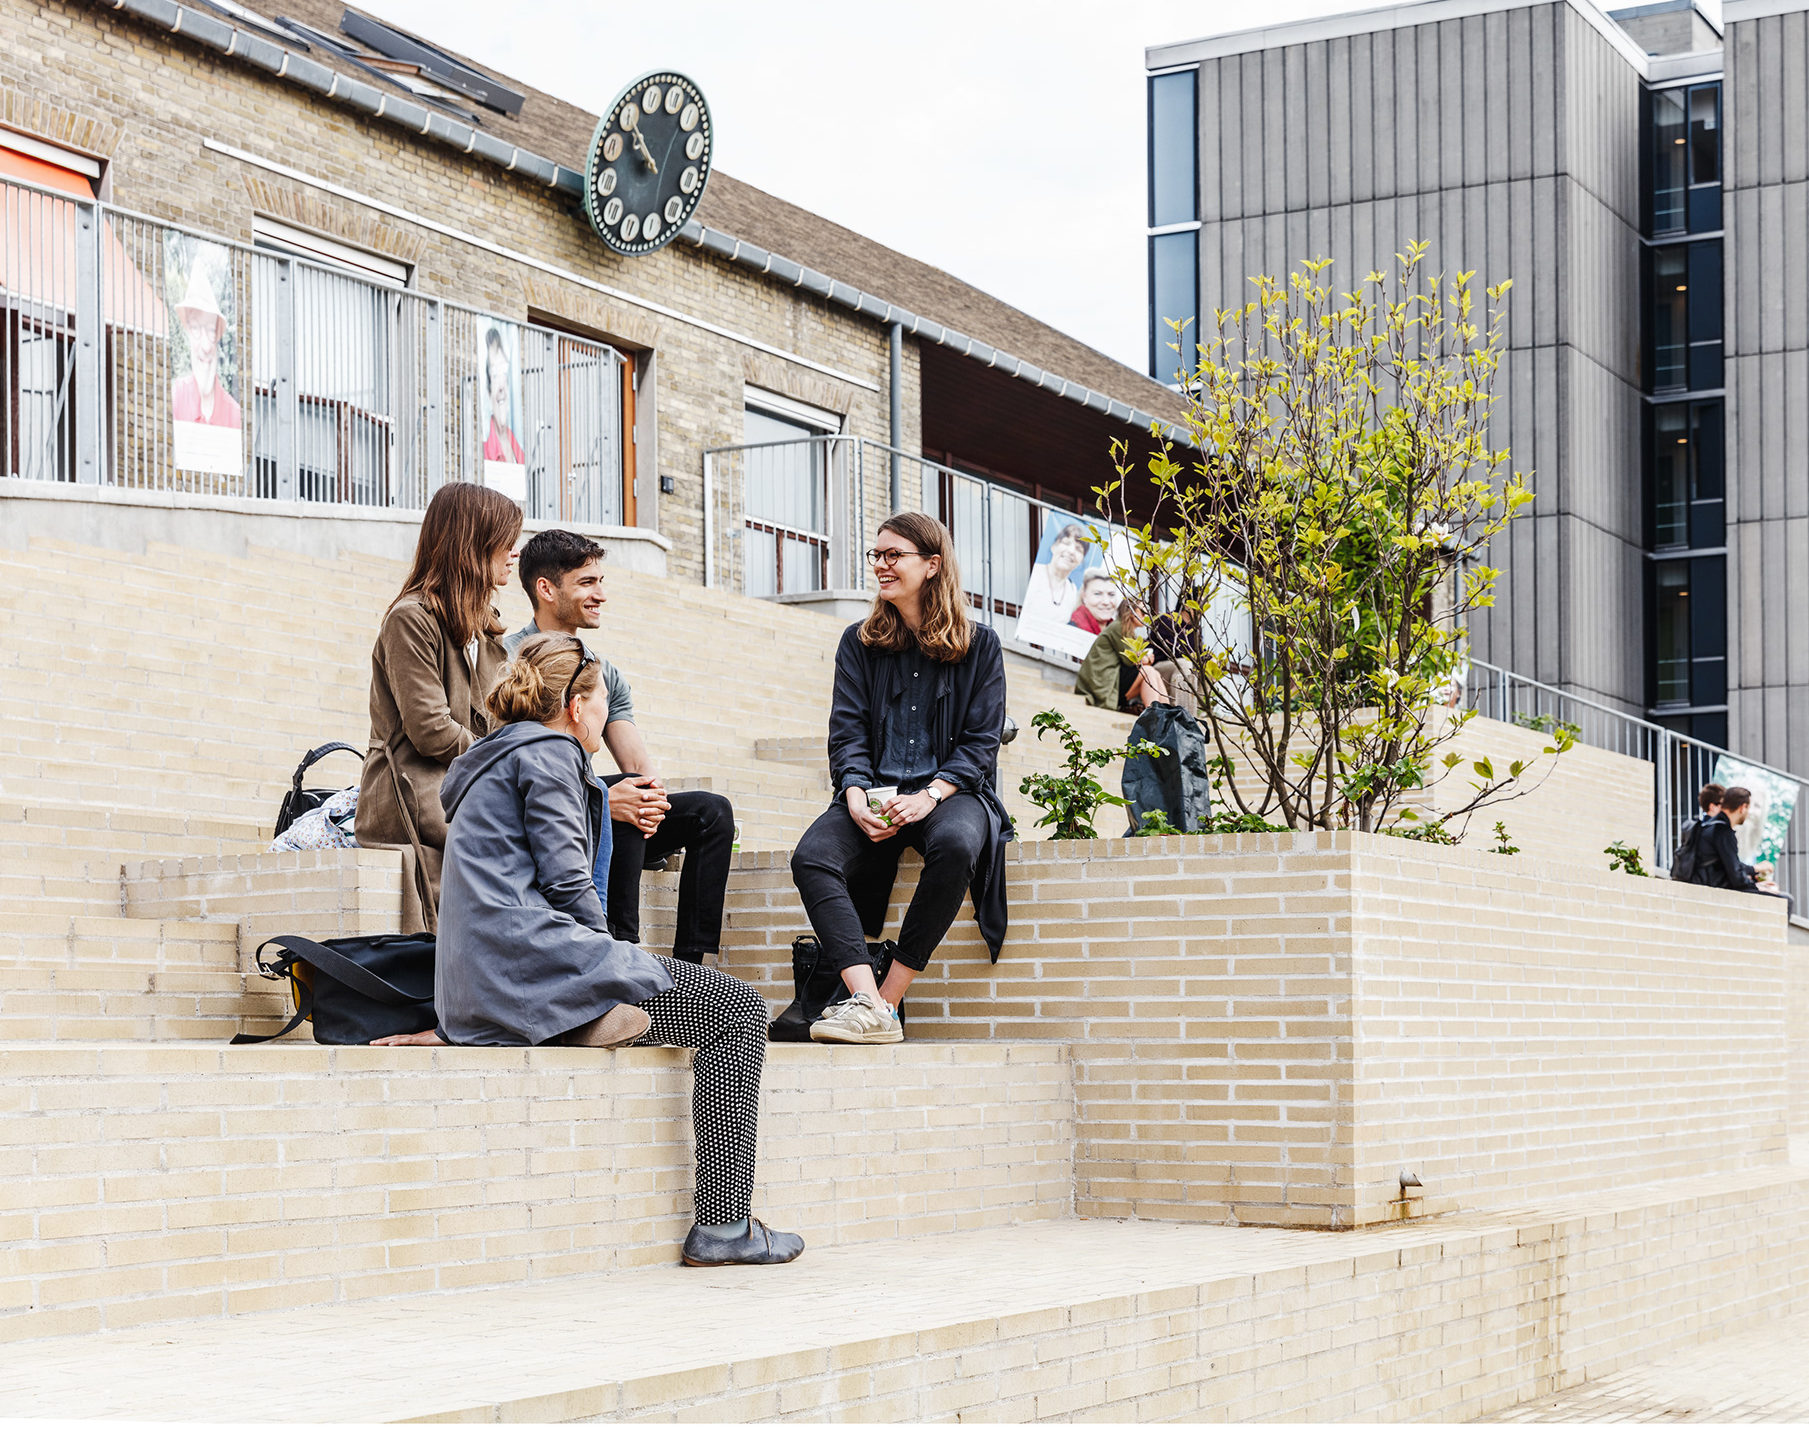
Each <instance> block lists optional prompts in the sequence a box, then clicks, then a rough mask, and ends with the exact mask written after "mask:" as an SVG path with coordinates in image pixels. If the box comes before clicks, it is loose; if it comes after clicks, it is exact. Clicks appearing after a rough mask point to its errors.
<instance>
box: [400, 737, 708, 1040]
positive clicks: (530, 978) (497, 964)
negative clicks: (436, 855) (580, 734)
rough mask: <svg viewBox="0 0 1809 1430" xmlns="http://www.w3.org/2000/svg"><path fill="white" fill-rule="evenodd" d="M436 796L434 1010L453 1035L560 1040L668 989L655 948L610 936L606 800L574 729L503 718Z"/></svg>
mask: <svg viewBox="0 0 1809 1430" xmlns="http://www.w3.org/2000/svg"><path fill="white" fill-rule="evenodd" d="M440 802H441V804H443V805H444V806H445V810H446V823H447V826H448V830H449V832H448V835H447V839H446V858H445V862H444V865H443V866H442V870H441V875H440V927H439V933H438V940H437V948H436V955H435V963H436V966H435V972H434V1007H435V1008H436V1009H437V1010H438V1012H439V1015H440V1035H441V1036H442V1037H444V1038H445V1039H446V1040H447V1041H448V1042H452V1043H463V1044H478V1045H484V1046H494V1045H497V1044H504V1045H508V1046H520V1045H522V1044H524V1043H525V1044H538V1043H546V1042H551V1041H552V1040H553V1039H555V1038H557V1037H558V1036H559V1035H560V1034H561V1033H568V1032H570V1031H571V1030H572V1029H574V1028H578V1027H581V1026H583V1025H584V1024H585V1023H588V1022H590V1021H591V1020H592V1019H594V1018H600V1017H602V1016H603V1014H605V1013H607V1012H608V1011H609V1010H610V1008H612V1007H613V1006H614V1005H615V1004H617V1003H644V1002H646V1001H647V999H649V998H651V997H653V996H654V994H656V993H663V992H665V991H666V990H667V989H668V988H670V987H671V986H672V975H671V974H670V973H669V972H667V971H666V968H665V966H664V965H663V964H661V963H660V961H659V960H658V959H656V958H654V957H653V955H652V954H649V953H646V952H644V951H643V950H642V949H640V948H638V947H636V946H635V945H634V944H631V943H618V942H617V941H616V940H615V939H613V938H611V937H610V936H609V933H608V926H607V925H606V924H605V923H604V921H603V905H602V903H601V901H600V900H599V899H598V898H597V890H596V885H595V884H594V883H593V876H594V870H595V867H596V858H597V843H598V840H599V839H600V838H601V837H602V832H603V821H604V820H605V819H607V818H608V817H609V811H608V804H607V800H606V798H605V796H604V793H603V787H602V786H601V785H599V784H598V783H597V781H596V778H595V777H594V776H593V775H592V774H591V772H590V758H589V756H587V755H586V754H585V753H584V748H583V746H581V745H580V744H579V743H578V742H577V741H576V740H574V739H573V738H572V737H571V736H570V735H562V734H560V733H559V732H558V731H555V730H549V729H547V727H546V726H544V725H539V724H535V723H533V722H531V721H523V722H519V723H516V724H513V725H505V726H503V727H502V728H501V729H500V730H497V731H496V732H495V733H494V734H491V735H486V736H485V737H484V738H483V739H481V740H479V741H478V742H477V743H476V744H475V745H473V746H472V747H471V748H470V749H468V750H466V751H465V753H464V754H462V755H460V756H459V757H458V758H457V759H455V760H454V761H453V762H452V765H451V767H450V768H449V769H448V770H447V771H446V778H445V781H444V782H443V783H442V784H441V786H440Z"/></svg>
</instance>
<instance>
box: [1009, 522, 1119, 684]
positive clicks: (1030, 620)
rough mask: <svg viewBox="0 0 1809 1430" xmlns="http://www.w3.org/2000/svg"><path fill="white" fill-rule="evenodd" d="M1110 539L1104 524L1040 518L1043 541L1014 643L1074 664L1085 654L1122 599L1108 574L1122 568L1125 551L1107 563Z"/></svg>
mask: <svg viewBox="0 0 1809 1430" xmlns="http://www.w3.org/2000/svg"><path fill="white" fill-rule="evenodd" d="M1115 535H1116V533H1114V532H1113V530H1112V528H1111V527H1110V526H1108V525H1106V524H1105V523H1104V522H1098V521H1091V520H1089V519H1088V518H1086V517H1081V516H1070V515H1069V514H1068V513H1066V512H1056V511H1045V512H1044V513H1043V539H1042V542H1041V543H1040V544H1039V545H1038V547H1037V553H1036V562H1035V564H1034V565H1032V566H1031V568H1030V580H1029V581H1028V582H1027V583H1026V584H1025V588H1024V599H1023V601H1022V603H1021V604H1020V606H1019V609H1018V624H1017V631H1016V636H1017V639H1018V640H1020V641H1024V642H1026V643H1027V644H1029V645H1038V646H1042V647H1043V648H1044V649H1045V650H1057V651H1062V652H1063V653H1065V654H1067V655H1071V656H1074V657H1076V658H1077V659H1078V658H1081V657H1084V656H1085V655H1086V653H1087V652H1088V651H1089V650H1090V649H1091V648H1092V646H1093V640H1094V638H1095V637H1096V636H1097V635H1098V634H1099V632H1100V631H1101V630H1102V629H1103V628H1104V627H1105V626H1106V625H1107V624H1109V623H1110V622H1111V620H1112V618H1113V616H1115V615H1116V614H1117V612H1118V602H1119V600H1120V599H1121V598H1122V593H1121V592H1120V591H1119V589H1118V585H1117V583H1116V582H1115V581H1114V580H1113V579H1112V576H1111V572H1112V570H1113V568H1114V567H1115V566H1122V565H1124V564H1127V563H1126V562H1125V561H1124V557H1125V556H1126V555H1128V552H1125V553H1117V554H1116V555H1115V556H1114V557H1113V559H1111V560H1108V553H1107V544H1108V543H1110V542H1112V541H1113V539H1114V537H1115Z"/></svg>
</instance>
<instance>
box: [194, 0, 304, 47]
mask: <svg viewBox="0 0 1809 1430" xmlns="http://www.w3.org/2000/svg"><path fill="white" fill-rule="evenodd" d="M200 3H201V4H202V5H204V6H206V7H207V8H208V9H209V10H217V11H218V12H219V13H220V14H222V15H224V16H226V17H227V18H228V19H229V20H237V21H238V22H239V23H240V24H241V25H243V26H245V27H246V28H247V29H249V30H254V31H256V32H257V33H258V34H260V35H263V36H264V37H265V38H267V39H271V40H276V41H279V42H281V43H283V44H289V45H293V44H296V43H300V44H301V46H302V48H303V49H306V48H307V42H306V41H305V40H303V41H299V42H298V41H297V39H296V37H295V36H294V35H285V34H284V33H283V32H282V30H281V29H279V28H278V27H277V26H276V25H274V24H272V23H271V22H270V19H269V17H267V16H264V15H260V14H258V13H257V12H256V11H254V10H247V9H246V8H245V7H244V6H243V5H240V4H239V3H238V0H200Z"/></svg>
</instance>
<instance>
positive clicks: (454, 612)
mask: <svg viewBox="0 0 1809 1430" xmlns="http://www.w3.org/2000/svg"><path fill="white" fill-rule="evenodd" d="M520 536H521V508H520V507H518V506H516V505H515V503H514V502H512V501H510V500H509V498H508V497H506V496H504V495H503V494H502V493H501V492H499V491H495V490H493V489H492V488H489V487H480V486H478V485H476V484H475V483H472V482H448V483H447V484H446V485H445V486H443V487H441V488H440V489H439V491H437V492H435V493H434V497H433V500H432V501H430V502H429V503H428V504H427V510H426V512H425V513H423V515H422V517H421V536H420V539H419V540H418V541H417V542H416V543H415V560H414V566H413V567H412V568H411V569H410V571H409V573H408V579H407V580H406V581H404V582H403V583H402V590H401V592H400V593H399V594H398V595H397V596H396V599H395V600H394V601H392V602H390V607H389V610H388V611H386V612H385V613H384V616H383V624H382V626H381V627H380V628H379V629H378V632H377V644H376V647H375V649H373V650H372V652H371V743H370V747H369V748H368V749H367V750H366V752H365V756H364V777H363V779H362V780H361V781H360V783H359V788H358V818H357V833H358V843H359V844H360V845H362V846H363V847H365V848H368V849H400V850H402V851H403V880H402V931H403V932H404V933H420V932H427V933H431V932H433V930H434V928H435V925H436V911H437V909H438V907H439V899H440V859H441V853H442V851H443V850H444V849H445V847H446V817H445V814H444V812H443V811H442V810H441V809H440V781H441V779H442V778H443V777H444V776H445V773H446V766H448V765H450V764H451V763H452V762H453V760H454V759H456V758H457V757H458V756H459V755H462V754H463V753H464V752H465V751H466V750H467V749H468V748H470V746H471V744H472V742H473V741H475V740H477V739H478V738H480V737H481V736H483V735H484V734H486V733H488V731H489V729H490V723H489V719H488V717H487V716H486V715H485V713H484V697H485V696H486V695H488V694H489V692H490V687H491V686H493V685H494V684H495V683H496V680H497V677H498V676H499V675H500V674H501V673H502V668H503V666H504V664H505V663H506V662H507V660H508V657H507V656H506V655H504V653H503V648H502V642H501V640H500V637H501V635H502V633H503V624H502V620H501V618H500V617H499V616H498V615H497V612H496V607H495V604H494V602H495V600H496V593H497V591H498V590H499V589H501V588H502V587H503V586H506V585H508V583H509V567H510V564H511V562H512V560H513V558H514V555H515V545H516V542H517V540H518V539H519V538H520Z"/></svg>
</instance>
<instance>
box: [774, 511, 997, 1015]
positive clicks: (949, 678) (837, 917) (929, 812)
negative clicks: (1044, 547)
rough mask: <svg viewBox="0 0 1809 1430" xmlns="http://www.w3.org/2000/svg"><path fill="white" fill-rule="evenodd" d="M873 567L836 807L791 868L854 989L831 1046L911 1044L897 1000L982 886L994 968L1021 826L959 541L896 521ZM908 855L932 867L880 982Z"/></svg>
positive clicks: (992, 651) (914, 516)
mask: <svg viewBox="0 0 1809 1430" xmlns="http://www.w3.org/2000/svg"><path fill="white" fill-rule="evenodd" d="M867 560H868V563H869V565H870V566H871V567H872V568H873V573H874V576H875V578H876V579H877V581H878V584H879V594H878V595H877V596H876V597H875V598H874V601H873V609H872V611H870V612H869V613H868V615H867V618H866V619H865V620H864V621H860V622H857V623H856V624H854V625H852V626H850V627H849V628H848V629H847V630H846V631H845V632H843V634H842V643H841V646H840V648H839V649H838V650H837V651H836V657H835V694H834V697H833V701H832V704H831V707H830V712H829V767H830V780H831V783H832V784H833V786H834V788H835V791H836V795H835V799H834V800H833V801H832V802H831V804H830V806H829V808H828V810H826V811H825V812H824V813H823V814H821V815H819V816H818V818H817V820H816V822H815V823H814V824H812V825H811V826H810V828H809V829H808V830H806V831H805V833H804V837H803V839H801V840H800V841H799V842H798V848H797V851H796V852H795V853H794V854H793V855H792V859H791V873H792V878H793V880H794V881H795V882H796V883H797V886H798V892H799V894H800V895H802V896H803V900H804V908H805V910H806V912H807V913H808V914H809V915H810V926H811V928H812V929H814V930H815V931H816V936H817V941H818V943H819V944H820V945H821V946H822V949H823V952H824V953H825V954H826V955H827V956H828V957H829V958H831V959H832V960H833V961H834V963H835V966H836V967H837V968H838V969H839V970H840V971H841V975H842V982H843V983H844V984H845V985H846V986H847V989H848V992H849V994H850V995H851V996H850V997H849V998H848V999H847V1000H846V1001H845V1002H842V1003H838V1004H835V1005H834V1006H832V1007H831V1008H830V1009H829V1010H828V1011H827V1012H825V1014H824V1015H823V1017H822V1018H821V1019H819V1020H818V1021H817V1022H816V1023H815V1024H813V1025H812V1027H811V1030H810V1036H811V1037H812V1038H814V1039H815V1040H816V1041H818V1042H823V1043H896V1042H901V1041H903V1039H904V1027H903V1025H902V1023H901V1022H900V1020H899V1017H898V1012H897V1009H898V1005H899V1003H900V1002H901V1001H902V1000H903V998H904V995H905V990H906V989H907V988H909V987H910V986H911V980H912V979H913V978H915V977H916V976H917V975H918V974H919V973H921V972H922V971H923V970H924V968H925V967H927V966H928V964H929V960H930V955H931V954H932V953H933V952H935V950H936V947H937V945H938V944H940V943H941V942H942V939H943V936H944V935H945V934H947V933H948V930H949V925H951V924H952V923H953V922H954V921H955V915H956V914H957V913H958V912H960V909H961V900H962V898H963V896H964V895H966V894H967V893H968V892H969V891H970V890H971V891H972V893H973V900H974V914H975V918H976V920H977V922H978V923H979V925H980V934H981V936H982V937H983V938H984V939H985V940H986V945H987V948H988V949H989V950H991V953H992V956H993V958H994V959H995V960H996V959H997V958H998V956H999V948H1000V945H1001V944H1003V943H1004V941H1005V922H1006V914H1005V869H1004V862H1005V861H1004V852H1005V841H1006V840H1007V839H1009V838H1010V837H1011V834H1012V829H1011V818H1010V816H1009V815H1007V814H1006V812H1005V806H1004V804H1003V803H1002V802H1001V801H1000V799H999V793H998V789H997V784H998V762H999V730H1000V728H1001V727H1002V726H1003V724H1004V722H1005V661H1004V656H1003V654H1002V653H1001V651H1000V648H999V638H998V636H997V635H996V634H995V633H994V632H993V631H992V629H991V628H990V627H988V626H982V625H979V624H977V623H975V622H974V621H972V620H970V619H969V618H968V614H967V597H966V595H965V593H964V592H963V590H962V586H961V576H960V573H959V572H958V571H957V570H956V569H955V550H954V538H953V537H952V536H951V535H950V534H949V530H948V528H947V527H945V526H944V525H943V524H942V523H941V522H939V521H937V520H936V519H935V518H934V517H931V516H925V515H923V514H922V513H921V512H903V513H900V514H899V515H897V516H894V517H891V518H889V519H888V520H887V521H886V523H885V525H883V526H881V527H880V529H879V535H878V536H877V537H876V538H875V540H874V549H873V550H871V551H869V552H868V553H867ZM907 848H910V849H916V850H918V851H919V852H920V853H921V854H922V855H923V872H922V874H921V875H920V876H919V879H918V883H917V890H916V892H915V893H914V894H913V895H912V896H911V904H910V907H909V908H908V909H907V910H906V911H905V917H904V927H903V929H902V930H901V931H900V933H899V936H898V954H897V956H896V957H895V958H894V959H893V961H892V966H891V968H890V970H889V971H888V972H887V973H886V981H885V984H884V986H883V987H882V986H880V984H879V983H878V982H877V980H876V979H875V977H874V969H873V966H872V964H871V963H870V962H869V960H868V957H867V944H866V938H867V936H868V935H874V936H877V935H878V934H879V932H880V931H881V928H882V926H883V924H884V922H885V917H886V905H887V903H888V902H889V901H890V899H891V896H892V883H893V880H894V879H895V878H896V876H897V873H898V856H899V855H900V854H901V853H902V852H903V851H904V850H905V849H907Z"/></svg>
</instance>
